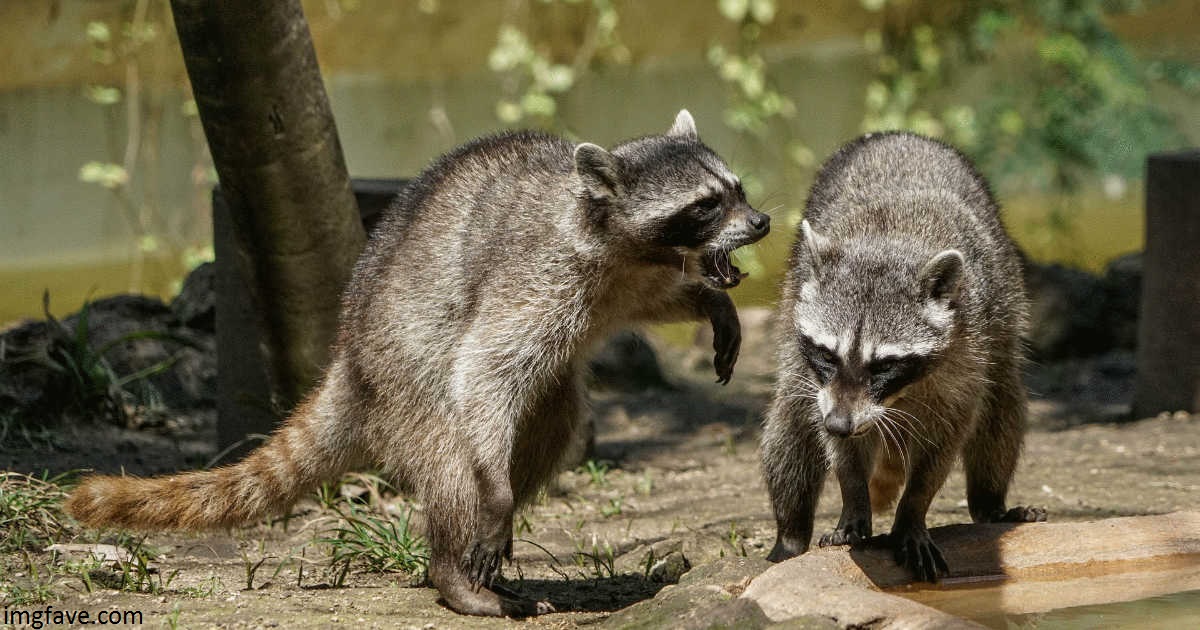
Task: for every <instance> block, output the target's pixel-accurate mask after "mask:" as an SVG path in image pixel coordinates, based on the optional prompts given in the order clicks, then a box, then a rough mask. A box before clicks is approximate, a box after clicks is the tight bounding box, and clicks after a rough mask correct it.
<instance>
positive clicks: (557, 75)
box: [488, 0, 629, 127]
mask: <svg viewBox="0 0 1200 630" xmlns="http://www.w3.org/2000/svg"><path fill="white" fill-rule="evenodd" d="M558 3H559V4H562V5H565V6H570V5H576V6H578V7H579V8H581V9H583V8H586V10H587V11H588V20H587V27H586V31H585V35H584V37H583V40H582V41H581V42H580V44H579V45H578V47H577V48H576V49H575V50H574V51H572V53H573V54H571V55H570V58H569V59H568V58H566V57H567V55H563V54H559V55H555V54H553V53H552V52H550V49H549V46H546V45H539V44H537V43H535V42H533V41H531V40H530V39H529V36H528V35H527V34H526V33H525V32H524V31H522V30H521V29H520V28H518V27H516V26H514V25H513V24H503V25H501V26H500V30H499V33H498V34H497V38H496V45H495V47H493V48H492V51H491V53H489V54H488V67H489V68H490V69H491V70H492V71H493V72H496V73H498V74H499V75H500V76H501V77H503V79H504V91H505V92H506V96H505V97H504V98H502V99H500V101H498V102H497V103H496V117H497V118H499V119H500V120H501V121H502V122H504V123H505V124H509V125H512V124H516V123H526V124H528V123H533V124H539V125H541V126H547V127H554V126H558V125H557V123H558V122H559V118H558V113H559V99H560V98H561V97H562V96H563V95H565V94H566V93H567V92H568V91H569V90H570V89H571V88H572V87H574V86H575V84H576V82H577V80H578V77H579V75H580V74H582V73H583V72H584V71H585V70H587V69H588V67H589V66H590V65H591V63H592V62H593V61H595V60H597V59H606V60H608V61H610V62H615V63H628V62H629V50H628V49H626V48H625V46H624V44H622V43H621V39H620V37H619V36H618V34H617V26H618V24H619V23H620V18H619V15H618V13H617V9H616V7H615V6H614V5H613V2H612V0H590V1H586V2H585V0H558ZM539 4H543V5H549V4H555V0H539Z"/></svg>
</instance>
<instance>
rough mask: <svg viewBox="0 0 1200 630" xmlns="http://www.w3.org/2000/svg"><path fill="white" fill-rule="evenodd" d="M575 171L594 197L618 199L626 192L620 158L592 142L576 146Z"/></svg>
mask: <svg viewBox="0 0 1200 630" xmlns="http://www.w3.org/2000/svg"><path fill="white" fill-rule="evenodd" d="M575 172H576V173H578V174H579V179H580V180H582V181H583V187H584V189H585V190H586V191H587V193H588V194H589V195H591V196H592V198H595V199H605V198H612V199H617V198H620V197H621V196H622V195H624V194H625V187H624V185H623V184H622V183H621V161H620V158H618V157H617V156H615V155H613V154H611V153H609V152H608V151H605V150H604V149H603V148H601V147H598V146H596V145H594V144H592V143H590V142H584V143H583V144H580V145H579V146H577V147H575Z"/></svg>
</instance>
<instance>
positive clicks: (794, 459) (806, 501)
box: [762, 394, 829, 562]
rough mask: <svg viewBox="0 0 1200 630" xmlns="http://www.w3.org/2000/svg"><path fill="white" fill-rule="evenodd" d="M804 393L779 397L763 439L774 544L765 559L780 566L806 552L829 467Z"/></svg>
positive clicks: (764, 469) (773, 405)
mask: <svg viewBox="0 0 1200 630" xmlns="http://www.w3.org/2000/svg"><path fill="white" fill-rule="evenodd" d="M800 395H801V394H777V395H776V397H775V401H774V402H773V403H772V404H771V409H770V410H769V411H768V412H767V422H766V426H765V427H764V429H763V436H762V463H763V477H764V478H765V480H766V482H767V492H768V494H770V496H771V507H772V508H773V509H774V511H775V526H776V535H775V546H774V547H773V548H772V549H771V553H770V554H769V555H768V556H767V560H770V561H771V562H780V561H783V560H787V559H788V558H791V557H793V556H797V555H800V554H802V553H804V552H805V551H808V545H809V542H810V541H811V540H812V531H813V517H814V515H815V513H816V510H817V500H818V499H820V497H821V486H822V485H824V483H825V474H826V471H827V470H828V467H829V466H828V463H827V462H826V459H825V449H824V448H823V447H822V446H821V443H820V440H819V439H818V437H817V427H816V426H814V425H813V423H812V421H811V420H809V417H810V416H811V414H813V413H815V410H814V409H813V408H812V405H811V404H810V403H809V402H807V400H797V399H796V398H795V396H800Z"/></svg>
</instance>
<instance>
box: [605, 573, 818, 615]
mask: <svg viewBox="0 0 1200 630" xmlns="http://www.w3.org/2000/svg"><path fill="white" fill-rule="evenodd" d="M770 566H771V564H770V563H769V562H767V561H766V560H763V559H756V558H743V557H734V558H722V559H721V560H718V561H716V562H712V563H709V564H704V565H701V566H698V567H696V568H694V569H692V570H691V571H688V572H687V573H685V574H684V575H683V578H682V579H680V581H679V583H678V584H676V585H674V586H667V587H665V588H663V589H662V590H661V591H659V592H658V595H656V596H655V597H654V598H653V599H649V600H646V601H643V602H639V603H637V604H634V605H633V606H630V607H628V608H625V609H622V610H620V611H618V612H616V613H614V614H613V615H612V616H611V617H609V618H608V619H606V620H605V621H604V624H603V627H605V628H682V629H687V630H701V629H709V628H748V629H753V628H765V627H767V626H769V625H771V620H770V619H768V618H767V616H766V615H765V614H763V611H762V610H761V609H760V608H759V607H758V605H757V604H755V603H754V602H752V601H745V600H739V599H738V598H737V597H738V595H740V594H741V593H742V591H743V589H745V587H746V584H748V583H749V582H750V579H751V578H753V577H754V576H755V575H757V574H758V573H760V572H761V571H763V570H764V569H766V568H768V567H770ZM805 621H810V622H811V625H796V626H793V627H796V628H836V627H837V626H836V625H832V624H831V623H830V622H829V620H827V619H816V618H813V619H809V620H805Z"/></svg>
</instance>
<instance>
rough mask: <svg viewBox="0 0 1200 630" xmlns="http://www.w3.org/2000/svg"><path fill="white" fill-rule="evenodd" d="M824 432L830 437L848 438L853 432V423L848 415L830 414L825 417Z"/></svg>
mask: <svg viewBox="0 0 1200 630" xmlns="http://www.w3.org/2000/svg"><path fill="white" fill-rule="evenodd" d="M825 430H826V431H828V432H829V434H830V435H834V436H837V437H842V438H844V437H849V436H850V434H851V433H852V432H853V431H854V423H853V422H852V421H851V420H850V416H849V415H845V414H840V413H831V414H829V415H827V416H825Z"/></svg>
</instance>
